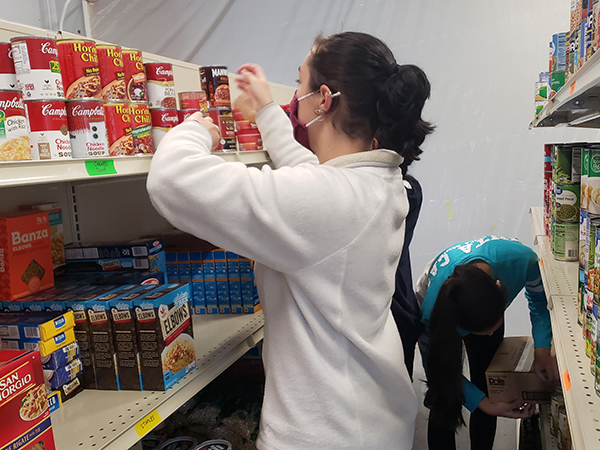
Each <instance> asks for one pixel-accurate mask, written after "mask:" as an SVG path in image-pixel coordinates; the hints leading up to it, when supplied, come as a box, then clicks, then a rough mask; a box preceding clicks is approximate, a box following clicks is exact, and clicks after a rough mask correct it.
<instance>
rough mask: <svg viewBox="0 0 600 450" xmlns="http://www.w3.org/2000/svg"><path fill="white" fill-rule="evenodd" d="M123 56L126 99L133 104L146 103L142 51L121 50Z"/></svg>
mask: <svg viewBox="0 0 600 450" xmlns="http://www.w3.org/2000/svg"><path fill="white" fill-rule="evenodd" d="M121 53H122V55H123V72H124V73H125V84H126V86H125V89H126V91H127V99H128V100H131V101H134V102H147V101H148V91H147V87H146V72H145V71H144V59H143V58H142V51H141V50H136V49H130V48H124V49H121Z"/></svg>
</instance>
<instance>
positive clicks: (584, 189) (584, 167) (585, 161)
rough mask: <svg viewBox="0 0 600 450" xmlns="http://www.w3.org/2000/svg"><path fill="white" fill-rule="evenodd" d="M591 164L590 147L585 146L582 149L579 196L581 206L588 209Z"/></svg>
mask: <svg viewBox="0 0 600 450" xmlns="http://www.w3.org/2000/svg"><path fill="white" fill-rule="evenodd" d="M589 166H590V151H589V149H587V148H585V147H583V148H582V149H581V178H580V185H581V194H580V196H579V199H580V207H581V209H583V210H585V211H587V210H588V206H589V198H590V196H589V195H588V172H589Z"/></svg>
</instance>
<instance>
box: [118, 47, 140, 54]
mask: <svg viewBox="0 0 600 450" xmlns="http://www.w3.org/2000/svg"><path fill="white" fill-rule="evenodd" d="M121 51H123V52H127V53H133V52H136V53H142V51H141V50H139V49H137V48H123V47H121Z"/></svg>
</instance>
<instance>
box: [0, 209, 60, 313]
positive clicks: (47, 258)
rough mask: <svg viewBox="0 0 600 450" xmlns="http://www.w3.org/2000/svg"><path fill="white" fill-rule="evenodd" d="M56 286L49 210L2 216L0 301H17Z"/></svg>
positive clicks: (0, 225)
mask: <svg viewBox="0 0 600 450" xmlns="http://www.w3.org/2000/svg"><path fill="white" fill-rule="evenodd" d="M53 286H54V273H53V266H52V243H51V240H50V223H49V220H48V212H46V211H32V212H27V213H23V212H17V213H12V214H4V215H3V216H2V217H0V300H6V301H11V300H16V299H19V298H22V297H25V296H27V295H30V294H33V293H35V292H38V291H41V290H43V289H49V288H51V287H53Z"/></svg>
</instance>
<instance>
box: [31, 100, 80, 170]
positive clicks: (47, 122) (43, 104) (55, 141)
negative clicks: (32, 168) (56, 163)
mask: <svg viewBox="0 0 600 450" xmlns="http://www.w3.org/2000/svg"><path fill="white" fill-rule="evenodd" d="M25 108H26V109H27V117H29V129H30V130H29V142H30V144H31V157H32V159H37V160H47V159H71V142H70V141H69V123H68V121H67V107H66V106H65V101H64V100H63V99H57V100H26V101H25Z"/></svg>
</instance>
